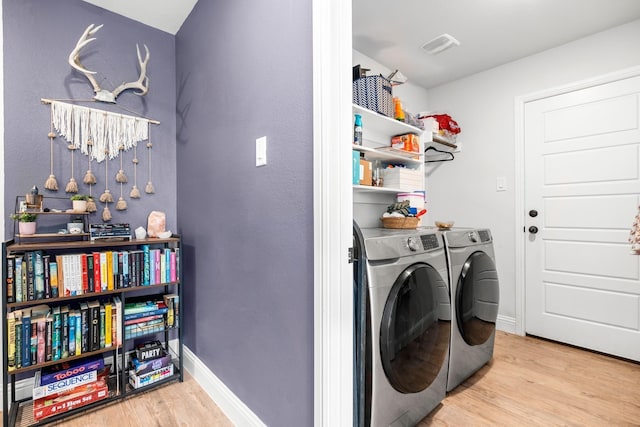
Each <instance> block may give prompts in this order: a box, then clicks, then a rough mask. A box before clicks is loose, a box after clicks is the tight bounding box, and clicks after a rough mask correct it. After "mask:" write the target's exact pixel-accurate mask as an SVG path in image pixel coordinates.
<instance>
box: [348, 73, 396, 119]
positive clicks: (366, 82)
mask: <svg viewBox="0 0 640 427" xmlns="http://www.w3.org/2000/svg"><path fill="white" fill-rule="evenodd" d="M353 103H354V104H357V105H359V106H361V107H364V108H367V109H369V110H372V111H375V112H378V113H380V114H384V115H385V116H387V117H393V93H392V87H391V82H390V81H389V80H387V79H386V78H385V77H384V76H382V75H379V76H368V77H362V78H360V79H357V80H355V81H354V82H353Z"/></svg>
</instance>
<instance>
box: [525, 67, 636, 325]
mask: <svg viewBox="0 0 640 427" xmlns="http://www.w3.org/2000/svg"><path fill="white" fill-rule="evenodd" d="M636 76H640V66H636V67H630V68H624V69H622V70H618V71H614V72H612V73H607V74H604V75H601V76H596V77H593V78H589V79H585V80H580V81H577V82H572V83H568V84H565V85H562V86H557V87H552V88H549V89H544V90H541V91H537V92H533V93H529V94H525V95H520V96H516V97H515V99H514V113H515V114H514V120H515V141H516V145H515V156H516V158H515V166H516V171H515V174H516V176H515V181H516V186H515V196H516V197H515V200H516V221H515V224H516V230H515V236H516V241H515V247H516V258H515V261H516V265H515V278H516V284H515V298H516V301H515V313H516V317H515V332H514V333H516V334H519V335H525V334H526V324H525V314H526V313H525V310H526V308H525V307H526V295H525V279H526V276H525V274H526V272H525V270H526V266H525V255H526V254H525V244H526V233H525V232H524V227H525V220H526V209H527V206H525V192H524V185H525V173H524V166H525V158H524V118H525V117H524V108H525V104H526V103H528V102H533V101H537V100H540V99H544V98H549V97H551V96H557V95H562V94H564V93H568V92H573V91H577V90H581V89H586V88H589V87H592V86H598V85H601V84H606V83H611V82H614V81H617V80H623V79H627V78H631V77H636Z"/></svg>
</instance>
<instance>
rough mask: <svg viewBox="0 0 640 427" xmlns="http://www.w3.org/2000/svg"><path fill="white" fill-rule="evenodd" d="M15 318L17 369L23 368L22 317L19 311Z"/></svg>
mask: <svg viewBox="0 0 640 427" xmlns="http://www.w3.org/2000/svg"><path fill="white" fill-rule="evenodd" d="M15 313H16V318H15V328H14V331H15V360H16V362H15V367H16V369H20V368H22V354H23V351H22V317H21V316H19V315H18V313H19V311H16V312H15Z"/></svg>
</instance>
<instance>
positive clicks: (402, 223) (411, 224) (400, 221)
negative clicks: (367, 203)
mask: <svg viewBox="0 0 640 427" xmlns="http://www.w3.org/2000/svg"><path fill="white" fill-rule="evenodd" d="M380 221H382V226H383V227H384V228H409V229H411V228H416V227H417V226H418V222H419V221H420V218H417V217H415V216H406V217H404V218H400V217H387V218H380Z"/></svg>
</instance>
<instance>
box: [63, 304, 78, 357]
mask: <svg viewBox="0 0 640 427" xmlns="http://www.w3.org/2000/svg"><path fill="white" fill-rule="evenodd" d="M68 322H69V325H68V329H69V338H68V343H67V347H68V354H67V355H66V356H64V357H69V356H75V354H76V312H75V311H70V312H69V315H68ZM63 350H64V349H63Z"/></svg>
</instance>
